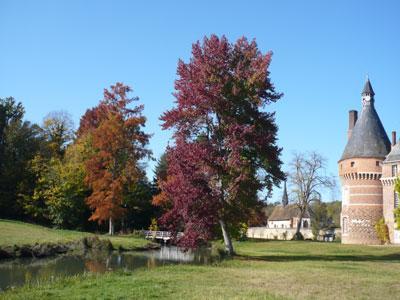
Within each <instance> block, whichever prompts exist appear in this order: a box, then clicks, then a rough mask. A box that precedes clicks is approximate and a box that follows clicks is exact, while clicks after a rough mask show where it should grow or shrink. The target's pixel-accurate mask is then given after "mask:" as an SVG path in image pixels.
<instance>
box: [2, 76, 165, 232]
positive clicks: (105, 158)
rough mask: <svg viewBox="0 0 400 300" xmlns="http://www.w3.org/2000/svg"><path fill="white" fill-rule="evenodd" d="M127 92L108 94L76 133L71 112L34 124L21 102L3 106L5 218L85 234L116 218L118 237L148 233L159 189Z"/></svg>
mask: <svg viewBox="0 0 400 300" xmlns="http://www.w3.org/2000/svg"><path fill="white" fill-rule="evenodd" d="M129 92H130V88H129V87H127V86H124V85H122V84H120V83H117V84H116V85H115V86H112V87H111V88H110V89H109V90H105V93H104V99H103V100H101V101H100V103H99V104H98V106H96V107H94V108H92V109H88V110H87V112H86V113H85V114H84V115H83V116H82V118H81V121H80V124H79V127H78V129H77V130H76V131H75V130H74V126H73V122H72V120H71V117H70V115H69V114H68V113H67V112H64V111H57V112H51V113H49V114H48V115H46V116H45V117H44V119H43V123H42V124H40V125H39V124H33V123H31V122H29V121H27V120H25V119H24V114H25V110H24V107H23V105H22V104H21V103H20V102H17V101H16V100H15V99H14V98H12V97H8V98H3V99H1V98H0V218H7V219H19V220H25V221H30V222H35V223H40V224H44V225H52V226H56V227H60V228H69V229H84V230H95V229H96V230H97V229H99V228H100V229H101V228H103V227H98V225H97V223H99V224H102V223H105V222H109V221H110V220H112V219H114V218H115V219H118V220H119V222H118V224H117V226H118V227H119V229H127V228H130V229H132V228H147V227H148V226H149V224H150V221H151V219H152V218H155V217H158V216H159V214H160V211H159V208H157V207H155V206H153V205H152V204H151V200H152V198H153V196H154V195H155V194H157V192H158V189H157V187H156V186H157V185H156V182H155V181H148V180H147V177H146V176H145V172H144V167H145V163H146V159H149V158H150V156H151V153H150V151H149V150H148V149H147V148H146V146H147V144H148V137H149V136H148V135H147V134H145V133H144V132H143V131H142V128H143V126H144V123H145V118H144V117H143V116H142V115H141V110H142V106H136V107H129V106H128V105H129V104H130V103H131V102H132V101H134V100H137V99H136V98H128V93H129ZM93 191H95V192H93ZM105 212H107V213H105ZM112 229H113V228H112Z"/></svg>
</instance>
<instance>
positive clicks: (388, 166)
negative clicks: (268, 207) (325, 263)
mask: <svg viewBox="0 0 400 300" xmlns="http://www.w3.org/2000/svg"><path fill="white" fill-rule="evenodd" d="M361 100H362V110H361V114H360V118H358V112H357V111H355V110H352V111H350V112H349V130H348V133H347V136H348V141H347V145H346V147H345V149H344V152H343V155H342V157H341V159H340V160H339V162H338V164H339V177H340V181H341V183H342V214H341V227H342V243H344V244H372V245H373V244H380V243H381V241H380V240H379V239H378V236H377V234H376V230H375V227H374V226H375V224H376V223H377V222H378V220H379V219H381V218H382V217H385V221H386V222H387V225H388V228H389V232H390V239H391V241H392V242H394V241H395V224H394V220H393V219H394V218H393V210H394V208H395V207H396V206H397V205H398V200H397V199H398V198H397V194H396V193H395V191H394V182H395V179H396V178H397V169H398V167H399V165H400V145H399V143H397V144H396V133H395V132H393V134H392V143H391V142H390V140H389V138H388V136H387V134H386V131H385V129H384V127H383V125H382V122H381V120H380V119H379V116H378V114H377V112H376V110H375V106H374V103H375V93H374V90H373V89H372V86H371V83H370V81H369V79H367V81H366V83H365V86H364V89H363V91H362V93H361Z"/></svg>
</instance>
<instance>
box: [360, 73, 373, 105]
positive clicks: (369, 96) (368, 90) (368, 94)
mask: <svg viewBox="0 0 400 300" xmlns="http://www.w3.org/2000/svg"><path fill="white" fill-rule="evenodd" d="M361 96H362V104H363V107H364V106H367V105H374V101H375V100H374V96H375V93H374V90H373V89H372V85H371V82H370V81H369V78H368V77H367V81H366V82H365V85H364V89H363V91H362V93H361Z"/></svg>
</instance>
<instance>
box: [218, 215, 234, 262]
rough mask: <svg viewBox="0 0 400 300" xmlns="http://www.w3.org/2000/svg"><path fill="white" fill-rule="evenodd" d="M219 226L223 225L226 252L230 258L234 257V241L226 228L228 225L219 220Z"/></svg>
mask: <svg viewBox="0 0 400 300" xmlns="http://www.w3.org/2000/svg"><path fill="white" fill-rule="evenodd" d="M219 224H220V225H221V230H222V235H223V237H224V244H225V250H226V252H227V253H228V255H230V256H231V255H234V254H235V251H234V250H233V244H232V239H231V237H230V235H229V232H228V230H227V228H226V224H225V222H224V221H223V220H219Z"/></svg>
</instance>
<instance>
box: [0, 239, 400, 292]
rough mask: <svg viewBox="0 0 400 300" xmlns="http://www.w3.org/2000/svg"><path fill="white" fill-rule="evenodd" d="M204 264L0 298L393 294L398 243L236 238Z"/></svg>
mask: <svg viewBox="0 0 400 300" xmlns="http://www.w3.org/2000/svg"><path fill="white" fill-rule="evenodd" d="M235 246H236V250H237V253H238V256H237V257H235V258H234V259H226V260H223V261H222V262H220V263H216V264H213V265H208V266H193V265H172V266H165V267H156V268H150V269H140V270H137V271H135V272H132V273H118V272H117V273H107V274H104V275H90V274H87V275H82V276H77V277H72V278H66V279H59V280H55V281H54V282H52V283H42V284H40V285H38V286H31V287H29V286H26V287H23V288H19V289H16V290H13V291H8V292H6V293H4V294H0V299H151V298H160V299H247V298H254V299H398V298H399V295H400V254H399V253H400V248H397V247H390V246H389V247H388V246H375V247H373V246H349V245H341V244H339V243H316V242H280V241H271V242H241V243H236V244H235Z"/></svg>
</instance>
